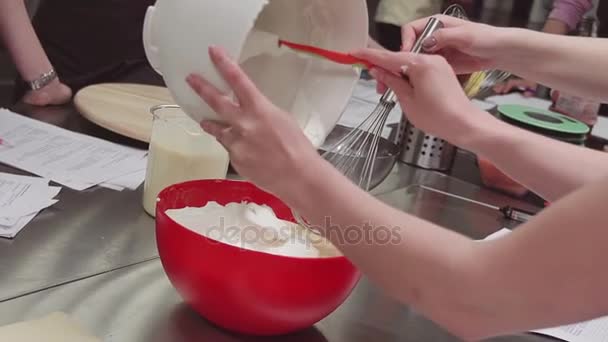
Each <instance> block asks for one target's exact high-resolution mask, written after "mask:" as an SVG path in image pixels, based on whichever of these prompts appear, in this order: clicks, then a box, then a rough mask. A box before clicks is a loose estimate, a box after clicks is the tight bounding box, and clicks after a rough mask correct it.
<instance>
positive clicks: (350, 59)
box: [240, 29, 372, 69]
mask: <svg viewBox="0 0 608 342" xmlns="http://www.w3.org/2000/svg"><path fill="white" fill-rule="evenodd" d="M243 51H245V52H244V53H243V54H241V56H240V61H241V63H242V62H245V61H247V60H249V59H250V58H253V57H256V56H259V55H263V54H269V55H272V56H275V57H276V56H280V55H281V54H283V53H284V52H286V51H289V52H292V53H297V54H299V55H304V56H306V57H309V56H312V57H317V58H322V59H325V60H328V61H330V62H333V63H337V64H344V65H352V66H355V67H358V68H360V69H371V67H372V65H371V64H370V63H369V62H368V61H366V60H363V59H361V58H357V57H355V56H352V55H350V54H348V53H343V52H339V51H335V50H328V49H323V48H320V47H317V46H312V45H306V44H299V43H295V42H290V41H287V40H284V39H280V38H279V36H277V35H276V34H273V33H270V32H264V31H260V30H256V29H253V30H251V32H250V33H249V36H248V38H247V43H246V45H245V47H244V48H243Z"/></svg>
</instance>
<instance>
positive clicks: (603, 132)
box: [591, 116, 608, 139]
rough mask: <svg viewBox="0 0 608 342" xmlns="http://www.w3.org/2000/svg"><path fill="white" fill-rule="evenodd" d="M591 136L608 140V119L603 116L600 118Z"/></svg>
mask: <svg viewBox="0 0 608 342" xmlns="http://www.w3.org/2000/svg"><path fill="white" fill-rule="evenodd" d="M591 134H592V135H594V136H596V137H600V138H604V139H608V118H605V117H602V116H600V117H598V118H597V123H596V124H595V126H593V131H591Z"/></svg>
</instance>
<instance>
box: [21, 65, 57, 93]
mask: <svg viewBox="0 0 608 342" xmlns="http://www.w3.org/2000/svg"><path fill="white" fill-rule="evenodd" d="M56 78H57V73H56V72H55V69H51V70H49V71H48V72H45V73H44V74H42V75H40V76H38V78H37V79H35V80H33V81H29V82H27V84H28V85H29V86H30V89H31V90H40V89H42V88H44V87H46V86H47V85H49V84H50V83H51V82H53V81H54V80H55V79H56Z"/></svg>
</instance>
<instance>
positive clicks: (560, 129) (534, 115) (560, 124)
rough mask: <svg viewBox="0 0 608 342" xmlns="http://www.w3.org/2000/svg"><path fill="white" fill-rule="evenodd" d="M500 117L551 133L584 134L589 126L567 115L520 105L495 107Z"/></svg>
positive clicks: (518, 124) (587, 131)
mask: <svg viewBox="0 0 608 342" xmlns="http://www.w3.org/2000/svg"><path fill="white" fill-rule="evenodd" d="M497 110H498V113H499V114H500V116H501V119H503V120H504V119H507V120H505V121H509V122H512V123H514V124H515V125H517V126H520V127H522V128H526V127H525V126H529V127H530V128H536V129H540V130H545V131H548V132H546V133H548V134H551V132H554V133H560V134H566V135H576V136H584V135H586V134H587V133H589V131H590V128H589V126H587V125H586V124H584V123H583V122H581V121H578V120H576V119H573V118H571V117H569V116H566V115H562V114H559V113H555V112H552V111H549V110H545V109H539V108H534V107H526V106H520V105H501V106H498V108H497Z"/></svg>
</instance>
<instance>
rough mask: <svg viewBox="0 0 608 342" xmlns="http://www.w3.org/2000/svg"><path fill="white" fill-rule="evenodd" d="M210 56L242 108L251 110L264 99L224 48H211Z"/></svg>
mask: <svg viewBox="0 0 608 342" xmlns="http://www.w3.org/2000/svg"><path fill="white" fill-rule="evenodd" d="M209 56H210V57H211V60H212V61H213V63H214V64H215V66H216V68H217V69H218V71H219V73H220V74H221V75H222V77H223V78H224V80H225V81H226V82H227V83H228V85H229V86H230V88H232V90H233V91H234V94H235V95H236V97H237V99H238V101H239V104H240V105H241V106H242V107H244V108H248V109H251V108H253V106H254V105H255V103H256V101H258V100H259V99H262V98H264V97H263V95H262V93H260V92H259V91H258V89H257V88H256V86H255V84H253V82H252V81H251V79H249V77H248V76H247V75H246V74H245V72H244V71H243V70H242V69H241V67H240V66H239V65H238V64H237V63H235V62H234V61H233V60H232V59H230V57H229V56H228V55H227V54H226V52H225V51H224V50H223V49H222V48H219V47H215V46H212V47H210V48H209Z"/></svg>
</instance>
